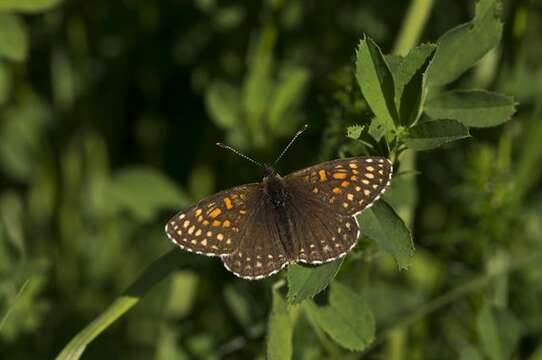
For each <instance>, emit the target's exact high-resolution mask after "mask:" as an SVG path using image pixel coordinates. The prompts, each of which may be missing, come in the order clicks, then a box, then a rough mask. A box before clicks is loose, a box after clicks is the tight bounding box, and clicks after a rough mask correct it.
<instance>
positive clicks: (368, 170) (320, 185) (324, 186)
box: [285, 157, 393, 215]
mask: <svg viewBox="0 0 542 360" xmlns="http://www.w3.org/2000/svg"><path fill="white" fill-rule="evenodd" d="M392 171H393V168H392V164H391V162H390V161H389V160H388V159H386V158H383V157H354V158H347V159H338V160H332V161H328V162H324V163H321V164H318V165H315V166H311V167H308V168H306V169H303V170H299V171H296V172H294V173H292V174H290V175H288V176H286V177H285V181H286V182H287V184H288V186H291V187H293V188H296V189H298V191H304V192H305V193H306V195H305V196H306V197H311V198H316V199H318V200H319V201H320V202H321V203H322V204H326V205H328V206H330V207H331V208H333V209H334V210H335V211H336V212H338V213H341V214H344V215H355V214H358V213H359V212H361V211H363V210H364V209H366V208H367V207H369V206H371V205H372V204H373V203H374V202H375V201H376V200H378V199H379V198H380V196H381V195H382V193H383V192H384V190H385V189H386V187H387V186H388V185H389V183H390V180H391V176H392ZM309 193H310V194H309Z"/></svg>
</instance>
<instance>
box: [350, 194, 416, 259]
mask: <svg viewBox="0 0 542 360" xmlns="http://www.w3.org/2000/svg"><path fill="white" fill-rule="evenodd" d="M358 219H359V220H358V221H359V225H360V228H361V229H362V232H363V233H364V234H365V235H367V236H368V237H370V238H371V239H373V240H374V241H375V242H376V243H377V245H378V246H379V247H380V248H382V249H383V250H385V251H387V252H388V253H390V254H391V255H393V257H394V258H395V260H396V261H397V265H399V268H401V269H406V268H408V265H409V264H410V258H411V257H412V255H413V253H414V244H413V243H412V235H411V234H410V231H409V230H408V228H407V227H406V225H405V223H404V222H403V220H402V219H401V218H400V217H399V216H398V215H397V214H396V213H395V211H394V210H393V208H392V207H391V206H390V205H388V204H387V203H386V202H385V201H379V202H377V203H375V204H374V205H373V206H372V207H371V209H369V210H367V211H364V212H362V213H361V215H359V216H358Z"/></svg>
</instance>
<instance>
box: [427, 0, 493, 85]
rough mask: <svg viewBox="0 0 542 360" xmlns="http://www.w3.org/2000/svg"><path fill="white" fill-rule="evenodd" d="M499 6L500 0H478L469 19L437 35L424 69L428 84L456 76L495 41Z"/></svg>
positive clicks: (444, 83) (436, 83) (473, 62)
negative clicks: (438, 36)
mask: <svg viewBox="0 0 542 360" xmlns="http://www.w3.org/2000/svg"><path fill="white" fill-rule="evenodd" d="M501 7H502V4H501V1H500V0H479V1H478V2H477V4H476V10H475V14H476V15H475V17H474V19H473V20H472V21H471V22H468V23H465V24H462V25H459V26H457V27H455V28H453V29H451V30H449V31H448V32H446V33H445V34H444V35H443V36H441V37H440V39H439V40H438V42H437V45H438V48H437V51H436V52H435V56H434V58H433V61H432V62H431V65H429V69H428V76H427V80H428V84H429V86H431V87H436V86H443V85H446V84H448V83H450V82H452V81H453V80H455V79H457V78H458V77H459V76H460V75H461V74H463V73H464V72H465V71H466V70H467V69H469V68H470V67H472V66H473V65H474V64H475V63H476V62H477V61H478V60H480V59H481V58H482V57H483V56H484V55H485V54H486V53H487V52H488V51H489V50H491V49H492V48H494V47H495V46H496V45H497V44H498V42H499V40H500V38H501V34H502V27H503V25H502V22H501Z"/></svg>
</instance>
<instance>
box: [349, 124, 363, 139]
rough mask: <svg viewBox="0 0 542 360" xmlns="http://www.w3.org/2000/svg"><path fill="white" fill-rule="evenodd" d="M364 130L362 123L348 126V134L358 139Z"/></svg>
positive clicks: (351, 137)
mask: <svg viewBox="0 0 542 360" xmlns="http://www.w3.org/2000/svg"><path fill="white" fill-rule="evenodd" d="M362 131H363V126H361V125H352V126H349V127H347V128H346V136H347V137H349V138H350V139H354V140H357V139H359V137H360V136H361V132H362Z"/></svg>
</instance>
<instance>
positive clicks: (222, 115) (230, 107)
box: [205, 81, 241, 129]
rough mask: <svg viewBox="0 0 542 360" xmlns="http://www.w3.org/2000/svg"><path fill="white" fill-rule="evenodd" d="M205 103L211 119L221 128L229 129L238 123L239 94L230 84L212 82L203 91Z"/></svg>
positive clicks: (239, 118)
mask: <svg viewBox="0 0 542 360" xmlns="http://www.w3.org/2000/svg"><path fill="white" fill-rule="evenodd" d="M205 104H206V106H207V111H208V112H209V115H210V116H211V119H212V120H213V121H214V122H215V123H216V124H217V125H218V126H219V127H221V128H222V129H231V128H233V127H235V126H238V124H239V123H240V121H241V107H240V106H241V103H240V95H239V91H238V90H237V89H236V88H235V87H233V86H232V85H230V84H228V83H225V82H222V81H215V82H213V83H212V84H211V85H210V86H209V87H208V88H207V92H206V93H205Z"/></svg>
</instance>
